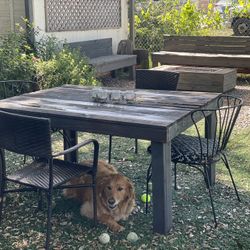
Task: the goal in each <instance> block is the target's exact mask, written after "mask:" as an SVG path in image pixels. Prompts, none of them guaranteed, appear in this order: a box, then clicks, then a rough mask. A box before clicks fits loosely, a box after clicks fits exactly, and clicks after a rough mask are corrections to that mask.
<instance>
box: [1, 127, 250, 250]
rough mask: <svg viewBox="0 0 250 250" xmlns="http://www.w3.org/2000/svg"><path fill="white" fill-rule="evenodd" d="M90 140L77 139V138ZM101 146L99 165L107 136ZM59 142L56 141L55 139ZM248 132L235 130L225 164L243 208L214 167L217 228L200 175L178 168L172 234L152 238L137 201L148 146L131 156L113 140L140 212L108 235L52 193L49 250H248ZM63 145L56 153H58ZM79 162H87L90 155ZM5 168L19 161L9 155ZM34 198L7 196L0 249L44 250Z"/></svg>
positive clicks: (127, 146) (42, 218) (128, 142)
mask: <svg viewBox="0 0 250 250" xmlns="http://www.w3.org/2000/svg"><path fill="white" fill-rule="evenodd" d="M83 137H84V138H89V137H92V135H89V134H84V135H82V134H81V138H83ZM94 137H96V138H97V139H98V140H99V141H100V143H101V156H100V158H101V159H107V155H108V152H107V148H108V147H107V143H108V137H107V136H98V135H95V136H94ZM56 139H57V138H56ZM249 141H250V129H244V130H243V129H241V130H240V129H238V131H237V132H235V133H234V134H233V136H232V140H231V142H230V145H229V152H228V153H229V160H230V163H231V165H232V171H233V174H234V177H235V181H236V184H237V186H238V188H239V194H240V197H241V199H242V202H241V203H239V202H238V201H237V199H236V196H235V193H234V190H233V188H232V185H231V182H230V180H229V178H228V177H229V176H228V175H227V172H226V169H225V168H224V167H223V165H222V164H218V168H217V173H218V174H217V183H216V186H215V189H214V201H215V209H216V213H217V216H218V220H219V225H218V228H217V229H215V228H214V225H213V215H212V212H211V206H210V200H209V197H208V194H207V192H206V189H205V186H204V181H203V178H202V176H201V174H200V173H198V172H197V171H195V170H194V169H190V168H187V167H185V166H180V167H179V171H178V185H179V186H180V189H179V190H178V191H174V190H173V216H174V217H173V229H172V230H171V232H170V234H169V235H167V236H160V235H153V234H152V209H150V213H149V214H147V215H146V214H145V211H144V204H143V203H142V202H141V201H140V196H141V194H142V193H143V191H145V177H146V170H147V167H148V164H149V162H150V157H149V155H148V154H147V152H146V147H147V145H148V142H146V141H139V154H138V155H135V154H134V152H133V145H134V140H132V139H126V138H118V137H114V139H113V154H112V155H113V164H114V165H115V166H116V167H117V168H118V169H119V171H120V172H122V173H123V174H125V175H126V176H128V177H129V178H131V179H132V180H133V182H134V184H135V188H136V198H137V204H138V211H137V212H136V213H134V214H133V215H131V216H130V217H129V219H128V220H127V221H125V222H121V223H122V224H123V225H124V226H125V228H126V230H125V231H124V232H122V233H119V234H113V233H112V232H109V231H108V229H107V228H106V226H104V225H101V224H98V226H97V227H96V228H93V227H92V221H90V220H88V219H86V218H84V217H81V216H80V214H79V207H80V204H77V203H76V202H74V201H72V200H65V199H64V198H63V197H62V194H61V192H59V191H58V192H56V194H55V199H54V209H53V217H52V218H53V234H52V239H53V241H52V245H53V249H227V250H228V249H250V237H249V236H250V226H249V225H250V186H249V183H250V181H249V180H250V167H249V166H250V154H249V152H250V146H249ZM60 142H61V140H56V141H55V148H56V149H57V150H59V149H61V143H60ZM81 156H83V157H84V158H88V157H89V152H85V153H84V152H82V154H81ZM7 157H8V162H9V163H14V164H13V165H12V166H13V167H16V165H15V163H16V162H18V160H19V159H16V158H15V157H13V155H10V154H8V155H7ZM36 201H37V200H36V194H19V195H16V194H12V195H8V197H7V203H6V206H5V210H4V211H5V213H4V216H5V217H4V221H3V224H2V226H1V227H0V249H4V250H7V249H42V248H43V244H44V237H45V225H46V209H44V210H43V211H39V212H36V206H37V203H36ZM131 231H134V232H136V233H137V234H138V236H139V240H138V241H137V242H136V243H129V242H128V241H127V240H126V236H127V234H128V233H129V232H131ZM103 232H108V233H109V234H110V237H111V241H110V243H109V244H107V245H101V243H99V241H98V236H99V235H100V234H101V233H103Z"/></svg>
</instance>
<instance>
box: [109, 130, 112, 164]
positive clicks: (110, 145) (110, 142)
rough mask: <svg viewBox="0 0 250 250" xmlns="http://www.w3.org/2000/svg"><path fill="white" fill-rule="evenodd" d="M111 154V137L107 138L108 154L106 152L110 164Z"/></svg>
mask: <svg viewBox="0 0 250 250" xmlns="http://www.w3.org/2000/svg"><path fill="white" fill-rule="evenodd" d="M111 153H112V135H110V136H109V152H108V161H109V163H110V162H111Z"/></svg>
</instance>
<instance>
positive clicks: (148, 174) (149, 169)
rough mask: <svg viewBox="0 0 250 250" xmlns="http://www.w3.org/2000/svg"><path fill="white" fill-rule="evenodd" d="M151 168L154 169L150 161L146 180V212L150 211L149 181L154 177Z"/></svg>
mask: <svg viewBox="0 0 250 250" xmlns="http://www.w3.org/2000/svg"><path fill="white" fill-rule="evenodd" d="M151 169H152V165H151V163H150V165H149V167H148V170H147V182H146V214H147V213H148V194H149V187H148V183H149V181H150V180H151V177H152V173H151Z"/></svg>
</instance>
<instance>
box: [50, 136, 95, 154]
mask: <svg viewBox="0 0 250 250" xmlns="http://www.w3.org/2000/svg"><path fill="white" fill-rule="evenodd" d="M91 143H93V145H94V154H98V152H99V143H98V141H97V140H95V139H89V140H86V141H83V142H81V143H78V144H76V145H74V146H73V147H70V148H68V149H65V150H64V151H61V152H58V153H55V154H53V155H52V157H53V158H55V157H58V156H61V155H65V154H68V153H71V152H73V151H76V150H78V149H79V148H81V147H83V146H86V145H89V144H91Z"/></svg>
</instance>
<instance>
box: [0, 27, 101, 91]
mask: <svg viewBox="0 0 250 250" xmlns="http://www.w3.org/2000/svg"><path fill="white" fill-rule="evenodd" d="M28 30H30V29H28ZM28 32H29V31H28ZM33 32H35V33H36V34H38V33H37V32H38V31H35V30H34V29H33ZM28 38H29V35H28V34H27V32H26V31H25V30H22V29H21V30H20V31H19V32H18V33H10V34H9V35H7V36H5V37H2V38H1V39H0V80H36V81H37V82H38V84H39V86H40V88H41V89H43V88H51V87H55V86H60V85H63V84H80V85H97V84H98V81H97V80H96V78H95V70H94V69H93V68H92V67H90V66H89V65H88V61H87V58H85V57H83V56H81V55H80V52H79V51H78V50H70V49H69V48H68V47H63V46H62V42H60V41H58V40H57V39H56V38H55V37H49V36H44V37H43V38H41V39H40V40H39V41H37V42H34V44H33V45H30V42H29V39H28Z"/></svg>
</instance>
